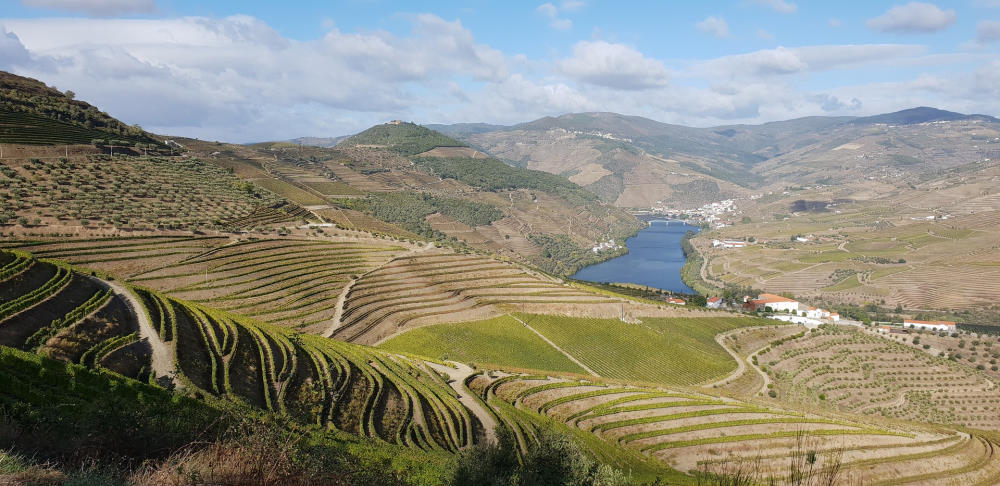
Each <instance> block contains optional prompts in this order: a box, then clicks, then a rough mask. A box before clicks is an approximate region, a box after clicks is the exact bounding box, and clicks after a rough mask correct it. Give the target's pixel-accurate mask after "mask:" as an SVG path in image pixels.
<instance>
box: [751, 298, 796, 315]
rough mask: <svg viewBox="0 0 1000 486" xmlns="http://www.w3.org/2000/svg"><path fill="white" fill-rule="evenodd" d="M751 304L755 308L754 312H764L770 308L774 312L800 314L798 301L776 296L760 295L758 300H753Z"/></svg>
mask: <svg viewBox="0 0 1000 486" xmlns="http://www.w3.org/2000/svg"><path fill="white" fill-rule="evenodd" d="M750 304H751V305H752V306H753V310H755V311H763V310H767V309H768V308H770V309H771V311H772V312H791V313H793V314H798V311H799V303H798V301H795V300H792V299H789V298H787V297H782V296H780V295H774V294H760V295H759V296H757V298H756V299H754V300H751V301H750Z"/></svg>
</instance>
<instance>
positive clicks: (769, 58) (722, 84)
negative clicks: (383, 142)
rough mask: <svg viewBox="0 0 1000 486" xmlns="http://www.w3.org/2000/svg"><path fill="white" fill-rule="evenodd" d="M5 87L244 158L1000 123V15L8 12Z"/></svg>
mask: <svg viewBox="0 0 1000 486" xmlns="http://www.w3.org/2000/svg"><path fill="white" fill-rule="evenodd" d="M0 69H3V70H8V71H12V72H15V73H17V74H22V75H27V76H32V77H35V78H38V79H41V80H43V81H45V82H46V83H48V84H50V85H54V86H57V87H58V88H60V89H72V90H73V91H75V92H76V93H77V95H78V97H79V98H81V99H84V100H87V101H90V102H92V103H94V104H97V105H98V106H100V107H102V108H104V109H106V110H107V111H108V112H110V113H111V114H112V115H115V116H118V117H120V118H122V119H123V120H125V121H127V122H129V123H139V124H142V125H143V126H144V127H146V128H147V129H151V130H154V131H157V132H160V133H169V134H177V135H186V136H197V137H200V138H206V139H219V140H227V141H235V142H244V141H254V140H265V139H284V138H291V137H296V136H303V135H312V136H330V135H340V134H346V133H352V132H355V131H358V130H361V129H363V128H365V127H367V126H370V125H372V124H375V123H379V122H383V121H385V120H389V119H396V118H402V119H406V120H413V121H416V122H419V123H453V122H475V121H484V122H492V123H503V124H511V123H517V122H522V121H530V120H532V119H535V118H538V117H541V116H546V115H558V114H562V113H568V112H578V111H614V112H620V113H626V114H634V115H641V116H647V117H650V118H653V119H656V120H660V121H665V122H669V123H681V124H688V125H697V126H711V125H720V124H732V123H763V122H767V121H775V120H782V119H788V118H794V117H799V116H810V115H867V114H874V113H881V112H886V111H894V110H898V109H904V108H909V107H912V106H918V105H930V106H937V107H941V108H945V109H951V110H955V111H963V112H984V113H988V114H992V115H1000V101H998V100H1000V81H998V79H1000V0H967V1H955V2H943V1H939V2H932V3H928V2H892V1H889V2H878V1H866V2H860V1H859V2H850V1H841V2H804V1H799V2H794V1H791V0H736V1H728V2H643V3H639V2H630V3H628V5H627V7H622V2H611V1H600V0H589V1H581V0H567V1H552V2H541V1H534V2H510V1H508V2H488V1H471V2H452V1H441V2H425V3H424V4H420V3H417V2H402V1H397V2H392V1H378V0H355V1H343V2H287V1H286V2H263V1H261V2H252V1H228V0H227V1H212V2H205V1H188V0H4V9H3V12H2V13H0Z"/></svg>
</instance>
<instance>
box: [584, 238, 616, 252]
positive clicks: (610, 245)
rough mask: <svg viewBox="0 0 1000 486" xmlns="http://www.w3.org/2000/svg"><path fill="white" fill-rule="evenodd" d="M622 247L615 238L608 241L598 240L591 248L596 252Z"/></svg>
mask: <svg viewBox="0 0 1000 486" xmlns="http://www.w3.org/2000/svg"><path fill="white" fill-rule="evenodd" d="M621 248H622V246H621V245H619V244H618V243H615V240H608V241H599V242H597V243H596V244H594V247H593V248H591V249H590V250H591V251H593V252H594V253H600V252H602V251H608V250H620V249H621Z"/></svg>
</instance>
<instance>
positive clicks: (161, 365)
mask: <svg viewBox="0 0 1000 486" xmlns="http://www.w3.org/2000/svg"><path fill="white" fill-rule="evenodd" d="M101 282H102V283H104V284H107V285H108V286H109V287H111V291H112V292H114V293H115V295H117V296H118V297H119V298H121V299H122V300H123V301H125V305H127V306H128V307H129V308H130V309H131V310H132V313H133V314H135V317H136V320H138V322H139V336H140V337H141V338H142V339H145V340H146V342H148V343H149V347H150V349H152V350H153V356H152V357H151V358H150V366H151V367H152V370H153V373H155V374H156V376H157V377H167V378H169V379H170V381H172V382H173V383H174V386H178V385H179V383H178V381H177V371H176V368H175V367H174V353H173V350H172V349H170V347H169V346H167V344H166V343H164V342H163V341H162V340H160V333H159V332H157V331H156V329H154V328H153V323H152V322H150V320H149V315H148V314H146V312H144V311H143V305H142V302H140V301H139V299H138V298H137V297H136V296H135V295H134V294H132V292H129V290H128V289H126V288H125V286H123V285H122V284H119V283H117V282H108V281H103V280H102V281H101Z"/></svg>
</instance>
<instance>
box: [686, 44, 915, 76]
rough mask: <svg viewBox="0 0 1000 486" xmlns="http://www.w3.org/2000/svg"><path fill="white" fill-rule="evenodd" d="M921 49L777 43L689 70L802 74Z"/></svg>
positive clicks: (698, 72)
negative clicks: (780, 44) (784, 45)
mask: <svg viewBox="0 0 1000 486" xmlns="http://www.w3.org/2000/svg"><path fill="white" fill-rule="evenodd" d="M925 50H926V48H925V47H923V46H915V45H907V44H867V45H827V46H805V47H793V48H786V47H777V48H775V49H764V50H760V51H754V52H750V53H747V54H737V55H733V56H723V57H719V58H716V59H710V60H707V61H702V62H699V63H697V64H696V65H695V66H694V67H693V68H692V72H693V73H695V74H696V75H698V76H703V77H707V78H717V77H725V78H744V77H769V76H778V75H790V74H802V73H807V72H817V71H829V70H836V69H844V68H851V67H857V66H861V65H865V64H870V63H875V62H878V63H885V62H887V61H889V60H892V59H904V58H907V59H908V58H911V57H912V56H915V55H918V54H921V53H923V52H924V51H925Z"/></svg>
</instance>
